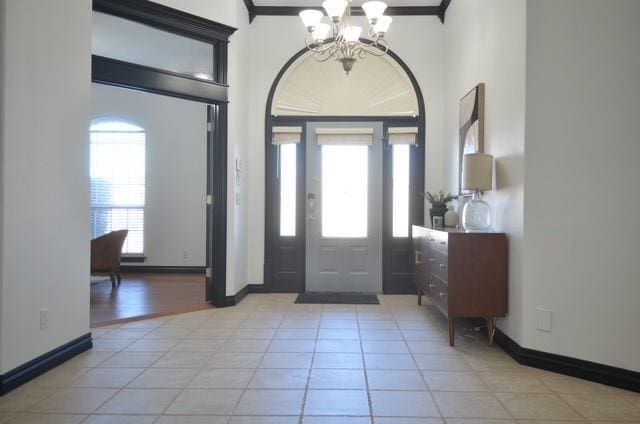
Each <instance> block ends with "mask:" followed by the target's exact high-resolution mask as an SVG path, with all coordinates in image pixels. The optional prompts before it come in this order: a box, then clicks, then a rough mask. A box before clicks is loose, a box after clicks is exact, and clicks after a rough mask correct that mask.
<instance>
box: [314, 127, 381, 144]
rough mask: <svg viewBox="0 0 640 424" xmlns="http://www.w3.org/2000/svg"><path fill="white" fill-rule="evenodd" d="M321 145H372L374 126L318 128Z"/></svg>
mask: <svg viewBox="0 0 640 424" xmlns="http://www.w3.org/2000/svg"><path fill="white" fill-rule="evenodd" d="M316 135H317V136H318V144H320V145H327V144H333V145H351V146H371V145H372V144H373V128H317V129H316Z"/></svg>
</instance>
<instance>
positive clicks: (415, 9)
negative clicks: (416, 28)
mask: <svg viewBox="0 0 640 424" xmlns="http://www.w3.org/2000/svg"><path fill="white" fill-rule="evenodd" d="M450 3H451V0H442V2H441V3H440V5H439V6H389V7H388V8H387V10H386V13H387V14H388V15H389V16H437V17H438V18H439V19H440V21H441V22H442V23H444V18H445V14H446V12H447V8H448V7H449V4H450ZM244 5H245V6H246V7H247V12H249V23H251V22H253V20H254V19H255V17H256V16H297V15H298V13H300V11H302V10H305V9H317V10H322V8H321V7H302V6H256V5H255V4H254V3H253V0H244ZM351 11H352V13H353V15H355V16H363V15H364V11H363V10H362V8H361V7H353V8H352V9H351Z"/></svg>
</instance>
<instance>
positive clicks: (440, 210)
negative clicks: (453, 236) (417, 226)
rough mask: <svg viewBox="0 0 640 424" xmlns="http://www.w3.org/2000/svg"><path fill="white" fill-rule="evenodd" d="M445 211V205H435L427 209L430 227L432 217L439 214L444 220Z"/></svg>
mask: <svg viewBox="0 0 640 424" xmlns="http://www.w3.org/2000/svg"><path fill="white" fill-rule="evenodd" d="M446 212H447V205H435V206H432V207H431V209H429V218H430V220H429V221H430V223H431V227H433V218H434V217H436V216H439V217H441V218H442V220H443V221H444V214H445V213H446Z"/></svg>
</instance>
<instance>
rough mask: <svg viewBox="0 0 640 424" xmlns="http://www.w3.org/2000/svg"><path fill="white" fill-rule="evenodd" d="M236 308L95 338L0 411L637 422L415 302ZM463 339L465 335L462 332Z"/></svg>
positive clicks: (602, 392)
mask: <svg viewBox="0 0 640 424" xmlns="http://www.w3.org/2000/svg"><path fill="white" fill-rule="evenodd" d="M380 298H381V301H382V304H381V305H379V306H378V305H359V306H355V305H296V304H294V303H293V299H294V296H293V295H286V294H285V295H282V294H263V295H249V296H248V297H247V298H246V299H245V300H244V301H243V302H242V303H241V304H240V305H239V306H237V307H234V308H226V309H211V310H206V311H198V312H191V313H186V314H181V315H175V316H170V317H164V318H158V319H152V320H147V321H138V322H131V323H127V324H123V325H119V326H111V327H106V328H104V327H102V328H97V329H94V332H93V335H94V338H95V340H94V348H93V350H91V351H90V352H86V353H84V354H82V355H80V356H78V357H76V358H74V359H72V360H71V361H69V362H67V363H65V364H63V365H62V366H60V367H58V368H56V369H54V370H52V371H50V372H48V373H47V374H45V375H43V376H41V377H39V378H37V379H36V380H34V381H32V382H30V383H28V384H26V385H24V386H22V387H21V388H19V389H17V390H15V391H13V392H11V393H9V394H8V395H6V396H4V397H2V398H0V423H47V424H58V423H90V424H115V423H118V424H125V423H131V424H133V423H136V424H146V423H149V424H150V423H156V424H171V423H175V424H204V423H209V424H294V423H295V424H300V423H302V424H365V423H366V424H374V423H375V424H436V423H440V424H444V423H447V424H464V423H475V424H508V423H519V424H533V423H540V424H542V423H546V424H555V423H567V422H569V423H572V422H583V423H601V424H605V423H613V422H627V423H630V422H635V423H640V394H637V393H630V392H625V391H623V390H619V389H614V388H611V387H606V386H602V385H599V384H595V383H590V382H586V381H582V380H576V379H573V378H569V377H565V376H562V375H557V374H552V373H548V372H544V371H540V370H536V369H533V368H527V367H523V366H520V365H518V364H517V363H515V362H514V361H513V360H512V359H511V358H509V357H508V356H507V355H506V354H504V353H503V352H502V351H500V350H499V349H498V348H489V347H488V346H486V344H485V341H484V340H483V339H482V338H481V337H478V336H477V333H474V332H473V331H471V330H467V331H465V329H463V328H460V329H459V335H458V339H457V340H456V348H455V349H452V348H450V347H449V346H448V343H447V340H446V322H445V321H444V319H443V317H442V316H440V315H439V314H438V313H437V312H435V311H434V310H433V307H431V306H429V305H426V306H423V307H418V306H417V305H416V298H415V296H380ZM462 326H464V323H462Z"/></svg>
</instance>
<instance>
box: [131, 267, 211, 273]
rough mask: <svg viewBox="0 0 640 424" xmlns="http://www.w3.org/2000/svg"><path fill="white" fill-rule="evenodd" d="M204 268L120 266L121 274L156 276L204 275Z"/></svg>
mask: <svg viewBox="0 0 640 424" xmlns="http://www.w3.org/2000/svg"><path fill="white" fill-rule="evenodd" d="M205 269H206V267H204V266H159V265H140V266H136V265H120V272H147V273H155V274H165V273H166V274H176V273H185V274H187V273H193V274H196V273H197V274H204V272H205Z"/></svg>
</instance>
